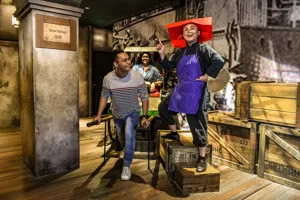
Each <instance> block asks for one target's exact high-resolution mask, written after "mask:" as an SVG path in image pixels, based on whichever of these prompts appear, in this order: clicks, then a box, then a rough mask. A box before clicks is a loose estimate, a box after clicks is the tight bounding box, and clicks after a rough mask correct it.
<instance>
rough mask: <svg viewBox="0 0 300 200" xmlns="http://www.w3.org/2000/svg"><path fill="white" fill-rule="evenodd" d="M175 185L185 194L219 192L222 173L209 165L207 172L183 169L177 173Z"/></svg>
mask: <svg viewBox="0 0 300 200" xmlns="http://www.w3.org/2000/svg"><path fill="white" fill-rule="evenodd" d="M174 183H175V185H176V186H177V187H178V188H179V189H180V191H181V192H182V193H184V194H189V193H195V192H217V191H219V189H220V172H219V171H218V170H216V169H215V168H213V167H212V166H210V165H209V164H208V165H207V170H206V171H205V172H201V173H198V172H196V168H183V169H181V170H176V171H175V176H174Z"/></svg>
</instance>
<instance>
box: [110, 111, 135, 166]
mask: <svg viewBox="0 0 300 200" xmlns="http://www.w3.org/2000/svg"><path fill="white" fill-rule="evenodd" d="M139 117H140V112H132V113H130V114H129V115H127V116H126V117H125V118H123V119H121V118H114V122H115V126H116V129H117V134H118V137H119V139H120V142H121V143H123V144H124V136H125V148H124V150H125V152H124V165H126V166H128V167H129V166H130V164H131V163H132V159H133V154H134V150H135V134H136V127H137V125H138V123H139ZM124 124H125V135H124V132H122V131H121V130H122V127H123V125H124Z"/></svg>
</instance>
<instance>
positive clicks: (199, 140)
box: [158, 87, 209, 147]
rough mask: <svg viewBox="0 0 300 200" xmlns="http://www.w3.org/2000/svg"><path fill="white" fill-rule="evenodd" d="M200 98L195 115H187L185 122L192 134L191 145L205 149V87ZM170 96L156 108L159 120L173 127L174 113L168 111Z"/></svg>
mask: <svg viewBox="0 0 300 200" xmlns="http://www.w3.org/2000/svg"><path fill="white" fill-rule="evenodd" d="M202 94H203V95H202V98H201V101H200V103H199V108H198V111H197V113H196V114H187V115H186V116H187V121H188V123H189V126H190V129H191V132H192V134H193V143H194V145H195V146H197V147H205V146H206V145H207V143H208V139H207V106H208V100H209V99H208V96H209V94H208V91H207V89H206V87H205V88H204V89H203V92H202ZM171 95H172V94H169V95H168V96H167V97H166V98H165V99H163V101H162V102H161V103H160V104H159V106H158V111H159V115H160V118H161V119H162V121H163V122H166V123H168V125H174V124H175V121H174V118H173V115H176V114H177V113H176V112H173V111H170V110H169V109H168V106H169V102H170V98H171Z"/></svg>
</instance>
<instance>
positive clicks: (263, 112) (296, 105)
mask: <svg viewBox="0 0 300 200" xmlns="http://www.w3.org/2000/svg"><path fill="white" fill-rule="evenodd" d="M235 107H236V110H235V117H236V118H240V119H241V120H243V121H247V120H253V121H258V122H266V123H270V124H280V125H284V126H291V127H296V128H300V87H299V84H286V83H258V82H245V83H240V84H238V86H237V95H236V106H235Z"/></svg>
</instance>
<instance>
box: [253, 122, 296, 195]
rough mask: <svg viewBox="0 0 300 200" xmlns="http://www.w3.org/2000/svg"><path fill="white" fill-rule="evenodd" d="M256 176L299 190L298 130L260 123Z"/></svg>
mask: <svg viewBox="0 0 300 200" xmlns="http://www.w3.org/2000/svg"><path fill="white" fill-rule="evenodd" d="M259 132H260V148H259V160H258V174H257V175H258V176H259V177H261V178H265V179H268V180H271V181H275V182H278V183H280V184H283V185H286V186H289V187H293V188H296V189H298V190H300V131H299V130H296V129H293V128H288V127H281V126H274V125H269V124H261V125H260V126H259Z"/></svg>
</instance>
